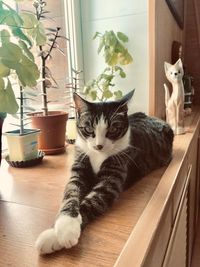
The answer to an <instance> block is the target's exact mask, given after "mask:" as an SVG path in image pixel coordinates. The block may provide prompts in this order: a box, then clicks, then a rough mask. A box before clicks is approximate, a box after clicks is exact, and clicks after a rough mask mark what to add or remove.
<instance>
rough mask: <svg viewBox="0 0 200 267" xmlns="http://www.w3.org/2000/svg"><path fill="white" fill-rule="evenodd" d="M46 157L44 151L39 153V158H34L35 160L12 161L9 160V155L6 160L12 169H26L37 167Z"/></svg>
mask: <svg viewBox="0 0 200 267" xmlns="http://www.w3.org/2000/svg"><path fill="white" fill-rule="evenodd" d="M44 155H45V153H44V152H43V151H38V156H37V158H34V159H30V160H24V161H12V160H10V159H9V155H7V156H6V158H5V160H6V161H7V162H8V164H9V165H10V166H12V167H16V168H26V167H32V166H35V165H37V164H39V163H41V161H42V159H43V157H44Z"/></svg>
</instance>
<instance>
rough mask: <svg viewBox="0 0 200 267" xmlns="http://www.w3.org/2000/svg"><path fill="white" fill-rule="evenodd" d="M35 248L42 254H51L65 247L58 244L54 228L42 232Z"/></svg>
mask: <svg viewBox="0 0 200 267" xmlns="http://www.w3.org/2000/svg"><path fill="white" fill-rule="evenodd" d="M35 246H36V248H37V250H38V251H39V253H40V254H50V253H53V252H55V251H57V250H60V249H62V248H63V247H64V246H62V245H60V244H59V243H58V239H57V236H56V234H55V230H54V228H50V229H47V230H45V231H44V232H42V233H41V234H40V235H39V237H38V238H37V240H36V243H35Z"/></svg>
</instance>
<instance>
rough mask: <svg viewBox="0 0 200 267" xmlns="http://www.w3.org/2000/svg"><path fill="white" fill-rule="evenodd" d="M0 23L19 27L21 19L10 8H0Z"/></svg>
mask: <svg viewBox="0 0 200 267" xmlns="http://www.w3.org/2000/svg"><path fill="white" fill-rule="evenodd" d="M0 24H2V25H8V26H10V27H21V26H22V25H23V20H22V18H21V17H20V15H19V14H18V13H17V12H16V11H15V10H14V9H12V8H9V9H4V8H2V6H1V8H0Z"/></svg>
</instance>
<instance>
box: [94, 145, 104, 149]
mask: <svg viewBox="0 0 200 267" xmlns="http://www.w3.org/2000/svg"><path fill="white" fill-rule="evenodd" d="M102 148H103V146H102V145H96V146H95V149H96V150H102Z"/></svg>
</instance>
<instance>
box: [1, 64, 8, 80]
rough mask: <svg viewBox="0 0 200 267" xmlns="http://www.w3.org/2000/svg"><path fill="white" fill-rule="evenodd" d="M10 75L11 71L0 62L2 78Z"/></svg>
mask: <svg viewBox="0 0 200 267" xmlns="http://www.w3.org/2000/svg"><path fill="white" fill-rule="evenodd" d="M9 75H10V69H9V68H7V67H6V66H5V65H4V64H2V63H1V62H0V77H6V76H9Z"/></svg>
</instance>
